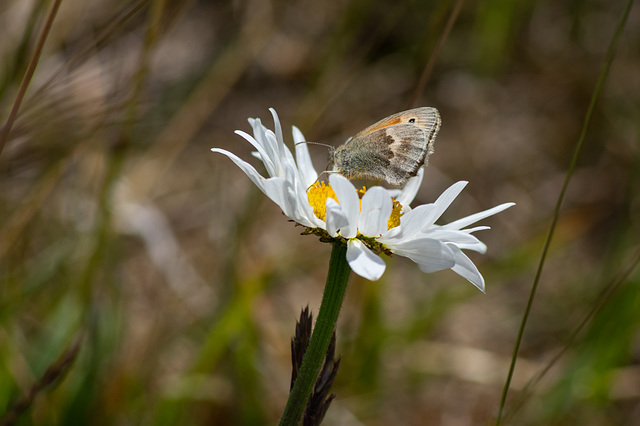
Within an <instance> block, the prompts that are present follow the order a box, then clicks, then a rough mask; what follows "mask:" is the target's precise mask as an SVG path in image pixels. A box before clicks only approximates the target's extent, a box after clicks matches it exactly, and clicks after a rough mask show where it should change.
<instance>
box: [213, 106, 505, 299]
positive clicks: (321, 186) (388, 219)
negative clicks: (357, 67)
mask: <svg viewBox="0 0 640 426" xmlns="http://www.w3.org/2000/svg"><path fill="white" fill-rule="evenodd" d="M270 111H271V114H272V115H273V119H274V124H275V133H274V132H273V131H271V130H269V129H267V128H266V127H265V126H263V125H262V123H261V122H260V120H259V119H249V123H250V124H251V127H253V137H252V136H250V135H248V134H247V133H245V132H242V131H236V133H237V134H239V135H240V136H242V137H243V138H245V139H246V140H247V141H249V143H251V144H252V145H253V146H254V147H255V148H256V150H257V153H255V155H256V156H257V157H258V158H259V159H260V160H262V162H263V163H264V165H265V167H266V169H267V173H268V174H269V177H268V178H265V177H263V176H261V175H260V174H259V173H258V172H257V171H256V169H255V168H254V167H253V166H251V165H250V164H249V163H247V162H245V161H243V160H242V159H240V158H239V157H237V156H236V155H234V154H232V153H231V152H229V151H226V150H223V149H218V148H213V149H212V151H214V152H219V153H221V154H224V155H226V156H227V157H229V158H230V159H231V160H232V161H233V162H234V163H236V165H237V166H238V167H240V168H241V169H242V170H243V171H244V172H245V173H246V174H247V176H249V178H250V179H251V180H252V181H253V182H254V183H255V184H256V186H258V188H260V190H261V191H262V192H263V193H264V194H265V195H266V196H267V197H269V198H270V199H271V200H272V201H273V202H275V203H276V204H278V206H280V208H281V209H282V211H283V212H284V214H285V215H287V216H288V217H289V218H291V219H293V220H294V221H295V222H297V223H299V224H301V225H303V226H306V227H307V231H306V232H305V233H312V234H316V235H319V236H320V237H321V239H322V240H323V241H337V240H339V241H342V242H344V243H346V244H347V261H348V263H349V266H350V267H351V269H352V270H353V271H354V272H355V273H356V274H358V275H360V276H362V277H364V278H367V279H369V280H372V281H375V280H378V279H379V278H380V277H381V276H382V274H383V273H384V271H385V268H386V265H385V263H384V261H383V260H382V258H381V257H380V254H382V253H385V254H388V255H390V254H397V255H400V256H404V257H407V258H409V259H411V260H413V261H414V262H415V263H417V264H418V267H419V268H420V270H422V271H424V272H435V271H439V270H442V269H451V270H453V271H454V272H456V273H457V274H459V275H460V276H462V277H464V278H466V279H467V280H469V281H470V282H471V283H472V284H473V285H475V286H476V287H478V288H479V289H480V290H481V291H483V292H484V278H483V277H482V274H480V272H479V271H478V269H477V268H476V266H475V265H474V264H473V262H472V261H471V260H470V259H469V258H468V257H467V256H466V255H465V254H464V253H463V252H462V250H463V249H465V250H473V251H477V252H480V253H484V252H485V251H486V245H485V244H484V243H482V242H481V241H480V240H479V239H478V238H476V237H475V236H473V235H471V233H473V232H475V231H479V230H484V229H489V228H488V227H486V226H479V227H475V228H467V229H463V228H466V227H467V226H469V225H471V224H473V223H475V222H477V221H479V220H481V219H484V218H485V217H488V216H491V215H494V214H496V213H499V212H501V211H503V210H505V209H507V208H509V207H511V206H512V205H514V203H505V204H501V205H499V206H496V207H494V208H492V209H489V210H485V211H483V212H480V213H476V214H474V215H471V216H467V217H465V218H463V219H459V220H457V221H455V222H451V223H449V224H447V225H436V224H435V221H436V220H438V219H439V218H440V216H441V215H442V214H443V213H444V211H445V210H446V209H447V208H448V207H449V205H451V203H452V202H453V200H454V199H455V198H456V197H457V196H458V194H460V192H461V191H462V189H463V188H464V187H465V186H466V184H467V182H458V183H455V184H454V185H452V186H451V187H450V188H449V189H447V190H446V191H445V192H444V193H443V194H442V195H441V196H440V197H439V198H438V199H437V200H436V201H435V202H434V203H432V204H424V205H420V206H418V207H416V208H414V209H411V208H409V204H410V203H411V202H412V201H413V198H414V197H415V195H416V193H417V191H418V188H419V187H420V184H421V183H422V176H423V170H422V169H421V170H420V171H419V173H418V175H417V176H416V177H415V178H413V179H411V180H410V181H409V183H408V184H407V185H406V186H405V187H404V188H403V189H402V190H401V191H398V190H388V189H385V188H383V187H380V186H375V187H372V188H369V189H368V190H365V189H364V188H363V189H362V190H359V191H358V190H357V189H356V188H355V186H354V185H353V184H352V183H351V182H350V181H349V180H348V179H347V178H345V177H343V176H341V175H338V174H331V175H330V176H329V185H326V184H325V183H324V182H317V179H318V173H317V172H316V170H315V168H314V167H313V164H312V163H311V157H310V156H309V150H308V147H307V144H304V143H300V142H305V139H304V136H303V135H302V133H301V132H300V130H298V129H297V128H296V127H295V126H294V127H293V139H294V142H295V143H296V145H295V148H296V159H295V160H294V158H293V155H292V154H291V151H290V150H289V149H288V148H287V146H286V145H285V144H284V139H283V136H282V128H281V127H280V121H279V119H278V115H277V114H276V112H275V110H273V109H270Z"/></svg>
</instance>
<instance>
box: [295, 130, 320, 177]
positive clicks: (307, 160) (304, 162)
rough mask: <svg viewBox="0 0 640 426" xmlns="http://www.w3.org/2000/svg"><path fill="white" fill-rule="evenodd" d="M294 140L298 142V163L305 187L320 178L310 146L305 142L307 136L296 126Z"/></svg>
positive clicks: (296, 146) (296, 147)
mask: <svg viewBox="0 0 640 426" xmlns="http://www.w3.org/2000/svg"><path fill="white" fill-rule="evenodd" d="M292 133H293V142H294V143H295V144H296V145H295V149H296V163H298V169H299V170H300V176H301V177H302V184H303V185H304V187H305V188H308V187H310V186H311V185H313V183H314V182H315V181H317V180H318V172H316V169H315V168H314V167H313V163H312V162H311V156H310V155H309V146H308V145H307V144H306V143H304V142H306V141H305V138H304V135H303V134H302V132H301V131H300V129H298V128H297V127H296V126H293V128H292Z"/></svg>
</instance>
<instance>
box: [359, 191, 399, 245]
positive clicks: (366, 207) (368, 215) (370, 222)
mask: <svg viewBox="0 0 640 426" xmlns="http://www.w3.org/2000/svg"><path fill="white" fill-rule="evenodd" d="M392 210H393V202H392V201H391V196H390V195H389V194H388V192H387V190H386V189H384V188H382V187H380V186H374V187H373V188H369V189H368V190H367V192H365V193H364V195H363V196H362V212H360V220H359V221H358V230H359V231H360V233H361V234H362V235H366V236H368V237H377V236H380V235H382V233H383V232H386V231H387V229H388V228H389V226H388V222H389V217H390V216H391V211H392Z"/></svg>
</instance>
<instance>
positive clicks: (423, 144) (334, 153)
mask: <svg viewBox="0 0 640 426" xmlns="http://www.w3.org/2000/svg"><path fill="white" fill-rule="evenodd" d="M441 122H442V121H441V120H440V114H439V113H438V110H437V109H435V108H430V107H423V108H414V109H410V110H407V111H403V112H399V113H397V114H393V115H390V116H389V117H386V118H383V119H382V120H380V121H378V122H377V123H375V124H372V125H371V126H369V127H367V128H366V129H364V130H362V131H361V132H360V133H358V134H356V135H355V136H354V137H352V138H349V139H348V140H347V142H345V143H344V145H342V146H339V147H338V148H334V149H332V150H331V151H330V153H329V158H330V161H331V163H330V164H331V166H330V167H332V170H331V171H332V172H335V173H340V174H341V175H344V176H346V177H347V178H349V179H367V180H379V181H385V182H387V183H388V184H390V185H392V186H396V187H398V186H404V185H405V184H406V183H407V181H408V180H409V178H412V177H414V176H415V175H416V174H417V173H418V170H419V169H420V167H422V166H423V165H426V164H427V159H428V158H429V155H431V153H433V142H434V141H435V138H436V135H437V134H438V130H439V129H440V123H441Z"/></svg>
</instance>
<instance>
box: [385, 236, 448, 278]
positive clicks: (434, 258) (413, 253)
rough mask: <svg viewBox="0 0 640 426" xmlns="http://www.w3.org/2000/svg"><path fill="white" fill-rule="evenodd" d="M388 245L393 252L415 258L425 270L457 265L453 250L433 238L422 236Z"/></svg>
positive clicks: (433, 270) (429, 270)
mask: <svg viewBox="0 0 640 426" xmlns="http://www.w3.org/2000/svg"><path fill="white" fill-rule="evenodd" d="M387 246H388V247H389V248H390V249H391V251H392V252H393V253H395V254H398V255H400V256H404V257H408V258H409V259H411V260H413V261H414V262H415V263H417V264H418V265H419V266H420V270H422V271H424V272H435V271H441V270H443V269H449V268H451V267H453V266H454V265H455V259H454V253H453V250H452V249H451V248H450V247H448V246H447V245H446V244H444V243H442V242H441V241H438V240H435V239H432V238H421V239H416V240H411V241H406V242H400V243H398V244H394V245H387Z"/></svg>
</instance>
